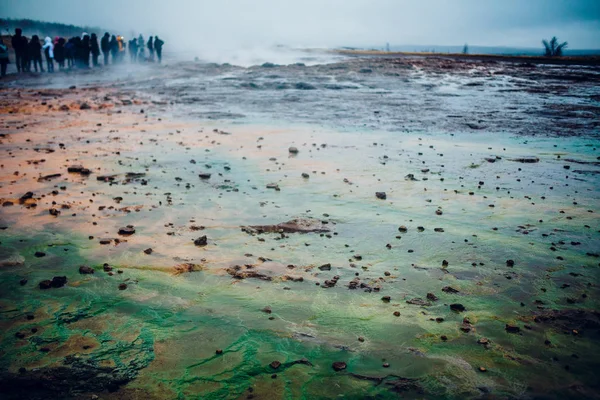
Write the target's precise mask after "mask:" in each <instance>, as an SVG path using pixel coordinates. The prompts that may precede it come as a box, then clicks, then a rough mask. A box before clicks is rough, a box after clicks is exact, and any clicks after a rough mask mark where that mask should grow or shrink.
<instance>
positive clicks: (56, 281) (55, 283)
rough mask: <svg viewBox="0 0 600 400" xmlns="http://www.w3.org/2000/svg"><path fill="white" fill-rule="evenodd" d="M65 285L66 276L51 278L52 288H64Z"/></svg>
mask: <svg viewBox="0 0 600 400" xmlns="http://www.w3.org/2000/svg"><path fill="white" fill-rule="evenodd" d="M66 283H67V277H66V276H55V277H54V278H52V281H51V283H50V284H51V286H52V287H53V288H59V287H63V286H65V284H66Z"/></svg>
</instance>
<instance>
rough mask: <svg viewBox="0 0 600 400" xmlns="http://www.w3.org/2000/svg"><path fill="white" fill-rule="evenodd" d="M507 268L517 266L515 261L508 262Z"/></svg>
mask: <svg viewBox="0 0 600 400" xmlns="http://www.w3.org/2000/svg"><path fill="white" fill-rule="evenodd" d="M506 266H507V267H514V266H515V261H514V260H506Z"/></svg>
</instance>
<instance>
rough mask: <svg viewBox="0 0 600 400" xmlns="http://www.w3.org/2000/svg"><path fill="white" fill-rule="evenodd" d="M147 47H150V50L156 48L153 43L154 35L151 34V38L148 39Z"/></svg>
mask: <svg viewBox="0 0 600 400" xmlns="http://www.w3.org/2000/svg"><path fill="white" fill-rule="evenodd" d="M146 47H148V50H150V52H152V50H154V47H153V45H152V36H150V38H149V39H148V43H146Z"/></svg>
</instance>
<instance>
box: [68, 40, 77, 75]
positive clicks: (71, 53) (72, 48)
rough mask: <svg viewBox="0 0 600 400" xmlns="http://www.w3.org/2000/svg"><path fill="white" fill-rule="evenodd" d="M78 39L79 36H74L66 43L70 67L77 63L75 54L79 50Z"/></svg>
mask: <svg viewBox="0 0 600 400" xmlns="http://www.w3.org/2000/svg"><path fill="white" fill-rule="evenodd" d="M76 39H79V38H75V37H72V38H71V39H69V41H68V42H67V44H65V57H66V58H67V65H68V67H69V68H73V66H74V65H75V55H76V52H77V46H76Z"/></svg>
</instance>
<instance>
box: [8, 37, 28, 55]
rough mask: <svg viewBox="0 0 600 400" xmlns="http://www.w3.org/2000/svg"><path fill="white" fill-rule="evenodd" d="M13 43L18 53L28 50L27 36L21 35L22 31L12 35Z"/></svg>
mask: <svg viewBox="0 0 600 400" xmlns="http://www.w3.org/2000/svg"><path fill="white" fill-rule="evenodd" d="M11 44H12V47H13V49H14V50H15V53H17V54H18V53H23V52H24V51H25V50H27V38H26V37H25V36H23V35H21V33H20V32H19V33H17V34H16V35H15V36H13V37H12V39H11Z"/></svg>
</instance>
